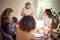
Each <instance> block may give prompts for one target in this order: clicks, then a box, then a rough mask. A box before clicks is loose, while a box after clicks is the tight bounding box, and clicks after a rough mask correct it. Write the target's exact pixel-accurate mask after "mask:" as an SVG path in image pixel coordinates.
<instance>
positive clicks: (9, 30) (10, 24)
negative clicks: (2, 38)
mask: <svg viewBox="0 0 60 40" xmlns="http://www.w3.org/2000/svg"><path fill="white" fill-rule="evenodd" d="M7 27H8V28H7V33H8V34H12V33H13V32H14V31H15V27H14V26H13V24H12V23H8V24H7Z"/></svg>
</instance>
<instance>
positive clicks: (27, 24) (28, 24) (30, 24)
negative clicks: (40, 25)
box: [19, 16, 36, 32]
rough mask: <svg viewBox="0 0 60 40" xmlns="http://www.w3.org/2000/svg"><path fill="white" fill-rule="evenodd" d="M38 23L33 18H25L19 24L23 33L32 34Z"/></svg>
mask: <svg viewBox="0 0 60 40" xmlns="http://www.w3.org/2000/svg"><path fill="white" fill-rule="evenodd" d="M35 25H36V22H35V19H34V18H33V17H32V16H24V17H23V18H22V19H21V20H20V22H19V28H20V29H21V30H23V31H27V32H30V31H31V30H34V29H35V27H36V26H35Z"/></svg>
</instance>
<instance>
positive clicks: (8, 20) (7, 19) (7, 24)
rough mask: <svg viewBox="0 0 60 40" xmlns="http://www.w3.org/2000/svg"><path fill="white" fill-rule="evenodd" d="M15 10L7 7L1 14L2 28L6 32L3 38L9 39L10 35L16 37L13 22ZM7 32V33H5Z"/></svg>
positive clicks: (4, 39)
mask: <svg viewBox="0 0 60 40" xmlns="http://www.w3.org/2000/svg"><path fill="white" fill-rule="evenodd" d="M12 14H13V10H12V9H11V8H6V9H5V10H4V11H3V13H2V15H1V29H2V31H3V32H4V33H2V34H3V40H9V39H8V38H9V37H13V38H15V37H14V31H15V28H14V25H13V23H12ZM5 34H6V35H5Z"/></svg>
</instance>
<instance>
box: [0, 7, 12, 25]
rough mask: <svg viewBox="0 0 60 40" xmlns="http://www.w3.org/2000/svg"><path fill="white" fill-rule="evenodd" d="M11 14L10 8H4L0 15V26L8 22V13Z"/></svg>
mask: <svg viewBox="0 0 60 40" xmlns="http://www.w3.org/2000/svg"><path fill="white" fill-rule="evenodd" d="M11 12H13V10H12V8H6V9H5V10H4V11H3V13H2V14H1V24H5V23H6V20H8V16H10V13H11Z"/></svg>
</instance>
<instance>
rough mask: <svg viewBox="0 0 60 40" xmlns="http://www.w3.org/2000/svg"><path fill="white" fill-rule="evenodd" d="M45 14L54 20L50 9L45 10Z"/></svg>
mask: <svg viewBox="0 0 60 40" xmlns="http://www.w3.org/2000/svg"><path fill="white" fill-rule="evenodd" d="M45 12H46V14H47V16H48V17H49V18H52V16H53V15H52V12H51V10H50V9H45Z"/></svg>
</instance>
